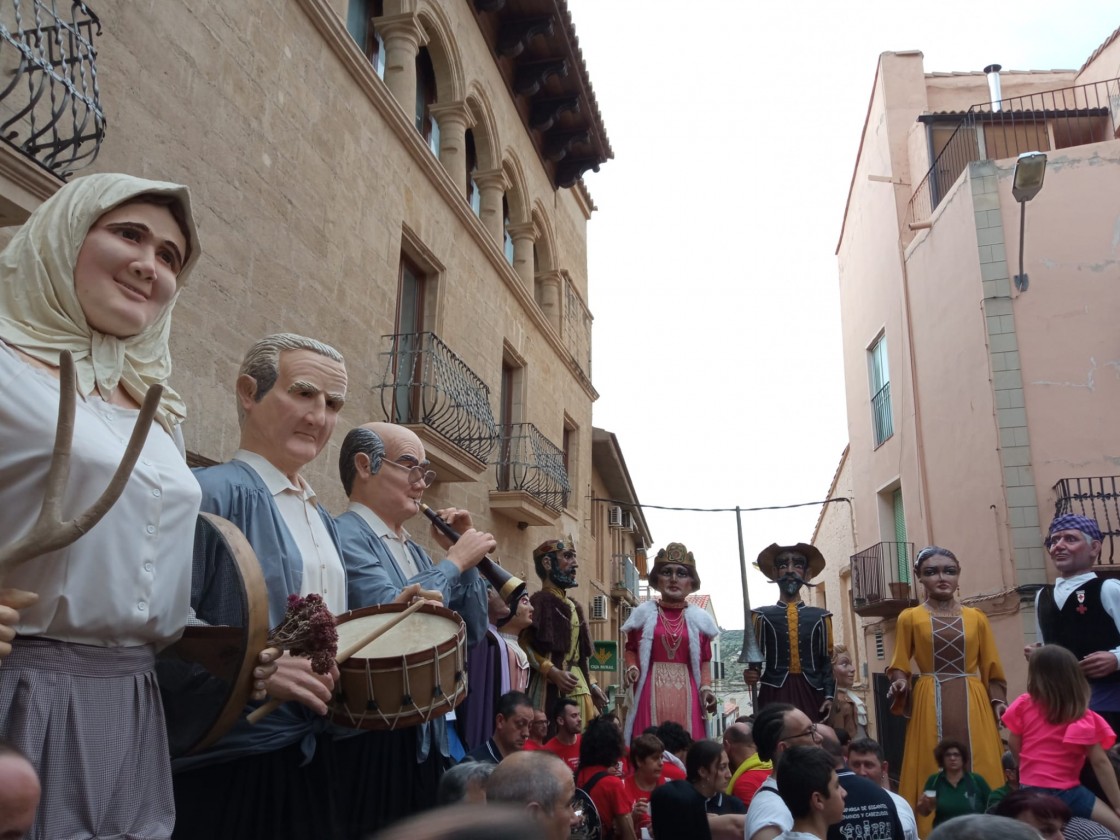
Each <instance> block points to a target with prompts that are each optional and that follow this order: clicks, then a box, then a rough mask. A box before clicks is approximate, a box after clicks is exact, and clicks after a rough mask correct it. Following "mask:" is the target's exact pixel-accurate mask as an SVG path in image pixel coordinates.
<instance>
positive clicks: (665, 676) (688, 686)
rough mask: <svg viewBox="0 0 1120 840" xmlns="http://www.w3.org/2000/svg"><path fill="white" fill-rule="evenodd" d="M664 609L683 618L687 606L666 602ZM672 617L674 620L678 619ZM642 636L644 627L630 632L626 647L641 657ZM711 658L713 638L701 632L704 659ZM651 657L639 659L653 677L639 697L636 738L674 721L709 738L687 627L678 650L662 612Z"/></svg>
mask: <svg viewBox="0 0 1120 840" xmlns="http://www.w3.org/2000/svg"><path fill="white" fill-rule="evenodd" d="M661 609H662V610H663V611H664V612H666V613H668V614H669V615H670V616H672V615H673V614H674V613H675V614H677V615H678V616H680V617H681V618H682V619H683V615H681V613H682V612H683V610H684V605H682V606H680V607H677V606H673V605H665V604H662V605H661ZM694 609H698V608H694ZM670 620H672V621H673V622H674V623H675V621H676V619H670ZM641 639H642V631H641V629H640V628H639V629H635V630H631V631H629V632H628V633H627V634H626V649H627V650H630V651H633V652H634V653H635V654H638V656H639V658H640V656H641V653H640V643H641ZM711 658H712V643H711V639H710V638H708V636H706V635H705V634H704V633H701V634H700V662H701V664H703V663H704V662H710V661H711ZM650 659H651V660H652V661H650V662H641V661H639V662H638V668H639V669H640V670H641V672H642V675H645V673H646V672H647V671H648V672H649V678H648V679H647V680H646V683H645V686H643V688H642V694H641V696H640V697H637V698H635V713H634V727H633V733H634V737H637V736H638V735H641V734H642V732H644V731H645V730H646V728H647V727H650V726H657V725H659V724H662V723H665V722H666V721H670V720H671V721H675V722H676V723H679V724H680V725H681V726H683V727H684V728H685V729H686V730H687V731H688V732H690V733H692V737H693V738H695V739H701V738H706V737H707V733H706V732H705V729H704V715H703V713H702V710H701V708H700V686H699V685H697V684H696V683H695V682H694V681H693V679H692V667H691V665H690V654H689V641H688V629H687V627H685V629H684V630H683V631H682V638H681V639H680V645H679V646H678V647H677V648H676V649H675V650H674V649H673V647H672V640H671V636H670V634H669V632H668V630H667V629H666V627H665V622H664V620H663V619H662V617H661V616H660V615H658V618H657V626H656V628H655V629H654V632H653V648H652V652H651V656H650ZM640 681H641V680H640V678H639V682H640Z"/></svg>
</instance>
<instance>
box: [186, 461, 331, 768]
mask: <svg viewBox="0 0 1120 840" xmlns="http://www.w3.org/2000/svg"><path fill="white" fill-rule="evenodd" d="M194 474H195V477H196V478H197V479H198V483H199V484H200V485H201V487H202V510H203V511H206V512H209V513H215V514H217V515H218V516H221V517H224V518H225V519H228V520H229V521H230V522H232V523H233V524H234V525H236V526H237V527H238V528H240V529H241V531H242V533H244V534H245V537H246V539H247V540H248V541H249V544H250V545H251V546H252V547H253V551H254V552H255V553H256V555H257V560H259V561H260V564H261V571H262V572H263V574H264V579H265V584H266V586H267V587H268V623H269V627H275V626H277V625H278V624H279V623H280V622H281V621H282V620H283V618H284V613H285V612H286V611H287V608H288V595H290V594H293V593H294V594H297V595H298V594H299V593H300V591H301V589H302V586H303V557H302V555H301V554H300V552H299V548H298V546H297V545H296V541H295V539H294V538H293V537H292V535H291V532H290V531H289V530H288V526H287V525H286V524H285V523H284V519H283V517H281V516H280V511H279V510H277V508H276V504H275V503H274V502H273V500H272V494H271V493H270V492H269V490H268V488H267V487H266V486H265V484H264V482H263V481H262V480H261V478H260V476H259V475H257V473H256V471H255V470H253V469H252V468H251V467H250V466H249V465H248V464H245V463H242V462H241V461H229V462H227V463H225V464H219V465H217V466H214V467H202V468H199V469H196V470H194ZM319 515H320V516H321V517H322V519H323V523H324V524H325V526H326V528H327V532H328V533H329V534H330V535H331V539H332V540H334V543H335V547H336V548H337V547H338V534H337V532H336V531H335V527H334V522H333V520H332V519H331V517H330V515H329V514H328V513H327V512H326V511H325V510H324V509H323V508H322V507H320V508H319ZM200 534H201V536H200V537H196V541H198V542H199V544H197V545H196V550H195V553H196V561H195V562H196V568H195V574H194V576H193V579H192V581H191V607H192V608H193V609H194V610H195V613H196V615H197V616H198V617H199V618H200V619H202V620H204V621H209V622H211V623H222V622H221V619H220V616H221V614H222V612H223V604H222V601H223V597H224V596H228V595H230V593H232V592H233V591H234V590H233V587H232V586H231V582H230V581H228V580H225V579H222V577H221V574H220V572H219V571H218V569H219V568H220V567H218V566H216V565H211V564H210V562H209V561H210V558H212V557H213V556H214V551H215V550H216V549H217V548H218V543H217V540H214V541H213V542H212V543H211V542H209V541H208V540H207V539H206V537H205V532H202V531H200ZM200 549H201V554H200ZM340 553H341V552H340ZM199 557H202V558H204V560H203V563H204V564H205V565H204V568H203V569H201V570H200V569H199V567H198V565H197V564H198V563H199V559H198V558H199ZM200 571H201V572H202V573H201V574H200ZM253 705H257V704H253ZM249 711H251V708H249V707H246V712H249ZM329 727H330V723H329V720H328V719H327V718H325V717H320V716H318V715H316V714H315V713H314V712H312V711H311V710H310V709H308V708H307V707H306V706H303V705H301V704H299V703H285V704H284V705H282V706H281V707H280V708H279V709H277V710H276V711H275V712H273V713H272V714H270V715H269V716H268V717H266V718H264V720H262V721H261V722H260V723H257V724H256V725H253V724H250V723H248V722H247V721H246V720H245V718H244V717H242V718H241V719H240V720H239V721H238V722H237V724H236V725H235V726H234V727H233V729H231V730H230V731H229V732H228V733H227V734H226V735H225V737H223V738H222V739H221V740H220V741H219V742H218V743H217V744H215V745H214V746H212V747H211V748H210V749H208V750H206V751H205V752H203V753H201V754H198V755H193V756H189V757H187V758H181V759H177V760H175V761H174V762H173V767H174V769H175V770H187V769H192V768H195V767H200V766H203V765H207V764H217V763H219V762H224V761H231V760H233V759H235V758H240V757H242V756H246V755H255V754H258V753H267V752H273V751H274V750H278V749H282V748H283V747H286V746H288V745H290V744H294V743H296V742H300V744H301V750H302V752H303V755H304V757H305V759H306V760H308V761H309V760H310V759H311V757H312V756H313V755H314V753H315V738H316V736H317V735H318V734H320V733H322V732H325V731H327V730H328V728H329Z"/></svg>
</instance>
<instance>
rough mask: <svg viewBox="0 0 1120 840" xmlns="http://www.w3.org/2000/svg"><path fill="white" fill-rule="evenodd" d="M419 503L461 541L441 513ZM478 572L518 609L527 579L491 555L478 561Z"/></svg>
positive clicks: (440, 527)
mask: <svg viewBox="0 0 1120 840" xmlns="http://www.w3.org/2000/svg"><path fill="white" fill-rule="evenodd" d="M417 504H418V505H419V506H420V512H421V513H422V514H424V515H425V516H426V517H428V519H430V520H431V521H432V524H433V525H435V526H436V529H437V530H439V532H440V533H442V534H443V535H444V536H445V537H447V538H448V539H449V540H451V542H453V543H457V542H459V538H460V537H461V536H462V535H461V534H460V533H459V532H458V531H456V530H455V529H454V528H452V527H451V526H450V525H448V524H447V523H446V522H444V521H443V520H442V519H440V516H439V514H438V513H436V512H435V511H434V510H432V509H431V508H430V507H428V506H427V505H426V504H424V503H423V502H417ZM478 572H479V574H480V575H482V576H483V577H484V578H486V579H487V580H488V581H490V585H491V586H493V587H494V588H495V589H496V590H497V591H498V594H499V595H500V596H501V598H502V600H503V601H505V602H506V603H507V604H509V605H510V608H511V609H514V610H516V609H517V602H518V601H519V600H520V599H521V596H522V595H524V594H525V581H523V580H521V578H518V577H514V576H513V575H511V574H510V573H509V572H507V571H506V570H505V569H503V568H502V567H501V566H499V565H498V564H497V563H495V562H494V561H493V560H491V559H490V558H489V557H483V558H482V559H481V560H479V561H478Z"/></svg>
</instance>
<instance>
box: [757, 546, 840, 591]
mask: <svg viewBox="0 0 1120 840" xmlns="http://www.w3.org/2000/svg"><path fill="white" fill-rule="evenodd" d="M783 551H792V552H793V553H794V554H800V555H801V556H802V557H804V558H805V560H806V561H808V563H809V569H808V571H807V572H806V573H805V580H806V582H808V581H810V580H812V579H813V578H815V577H816V576H817V575H819V574H820V573H821V572H823V571H824V555H823V554H821V553H820V550H819V549H818V548H817V547H816V546H813V545H809V544H807V543H798V544H797V545H778V544H777V543H771V544H770V545H768V546H767V547H766V548H764V549H762V553H761V554H759V555H758V560H756V561H755V565H756V566H758V568H759V570H760V571H761V572H762V573H763V574H764V575H766V577H768V578H770V580H775V581H776V580H777V579H778V578H777V571H776V570H775V568H774V561H775V560H777V559H778V555H779V554H781V553H782V552H783Z"/></svg>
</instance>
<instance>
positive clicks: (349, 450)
mask: <svg viewBox="0 0 1120 840" xmlns="http://www.w3.org/2000/svg"><path fill="white" fill-rule="evenodd" d="M338 471H339V477H340V478H341V479H342V489H343V490H344V491H345V492H346V495H347V496H348V497H349V498H350V506H349V509H348V510H347V511H346V512H345V513H343V514H342V515H341V516H339V517H338V518H337V519H335V526H336V527H337V529H338V536H339V540H340V542H341V545H342V559H343V561H344V563H345V565H346V572H347V580H348V592H349V602H350V607H351V609H357V608H359V607H368V606H373V605H376V604H385V603H389V602H391V601H393V600H395V599H397V598H399V597H400V595H401V592H402V590H404V589H405V588H406V587H408V586H413V585H418V586H419V587H420V588H421V589H422V590H424V591H425V592H431V593H433V594H434V593H436V592H438V593H439V595H440V597H441V598H442V601H443V603H444V604H445V605H446V606H448V607H450V608H451V609H452V610H454V611H455V612H457V613H459V615H460V616H462V618H463V621H464V622H465V623H466V626H467V638H468V644H473V643H474V642H476V641H477V640H478V639H480V638H482V636H483V635H485V633H486V584H485V581H483V580H482V578H481V577H480V576H479V574H478V571H477V569H476V566H477V565H478V562H479V560H481V559H482V558H483V557H484V556H485V555H486V554H487V552H490V551H493V550H494V547H495V542H494V538H493V537H492V536H491V535H490V534H486V533H481V532H479V531H476V530H475V529H474V527H473V522H472V521H471V515H470V514H469V513H468V512H467V511H465V510H458V509H455V508H446V509H444V510H440V511H439V512H438V513H439V516H440V517H442V518H443V520H444V521H445V522H447V524H449V525H450V526H451V527H452V528H454V529H455V530H457V531H459V532H460V534H461V535H462V536H461V537H460V539H459V541H458V542H456V543H455V544H454V545H452V544H451V541H450V540H448V539H447V537H445V536H444V535H443V534H442V533H441V532H440V531H439V530H437V529H436V528H435V527H433V528H432V529H431V536H432V538H433V539H434V540H435V541H436V543H437V544H439V546H440V548H441V549H443V551H444V552H445V554H444V559H443V560H440V561H439V562H438V563H434V562H433V561H432V558H431V557H429V556H428V553H427V552H426V551H425V550H424V549H423V548H421V547H420V546H419V545H417V544H416V543H415V542H413V541H412V538H411V536H410V535H409V533H408V531H407V530H405V522H407V521H408V520H409V519H411V518H412V517H414V516H415V515H416V514H417V513H418V512H419V503H420V499H421V497H422V496H423V495H424V490H425V489H427V488H428V487H429V486H431V484H432V482H433V481H435V479H436V474H435V472H434V471H433V470H431V469H430V468H429V464H428V460H427V458H426V457H425V452H424V445H423V443H422V442H421V441H420V438H418V437H417V436H416V434H415V433H413V432H412V431H410V430H409V429H406V428H405V427H404V426H397V425H393V424H392V423H367V424H366V425H364V426H359V427H358V428H356V429H352V430H351V431H350V432H349V433H348V434H347V435H346V438H345V439H344V440H343V442H342V450H341V452H340V453H339V457H338ZM339 749H340V751H341V752H343V753H344V754H345V753H348V752H352V751H358V752H359V753H360V756H359V758H358V760H357V761H356V762H348V766H350V768H351V769H352V770H355V769H356V770H357V772H358V773H360V774H362V775H364V776H365V777H366V778H367V779H368V783H360V784H359V786H364V787H365V788H366V789H367V790H370V791H376V795H371V796H368V797H365V798H364V799H362V800H356V801H355V803H354V808H355V809H356V812H352V813H351V814H350V821H351V825H352V826H355V827H356V828H357V829H358V830H359V832H360V833H362V834H364V833H366V832H368V831H371V830H373V829H376V828H380V827H382V826H385V825H388V824H389V823H392V822H395V821H396V820H398V819H401V818H403V817H405V816H408V815H409V814H413V813H416V812H418V811H422V810H425V809H428V808H432V807H434V806H435V805H436V798H437V794H438V791H439V781H440V777H441V776H442V775H443V770H444V767H445V765H446V763H447V761H448V757H449V748H448V742H447V727H446V725H445V722H444V720H443V718H436V719H435V720H433V721H432V722H430V723H423V724H420V725H419V726H415V727H410V728H407V729H397V730H393V731H388V732H370V733H369V734H368V735H367V736H364V737H363V738H356V739H353V740H352V742H348V743H346V744H340V745H339Z"/></svg>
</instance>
